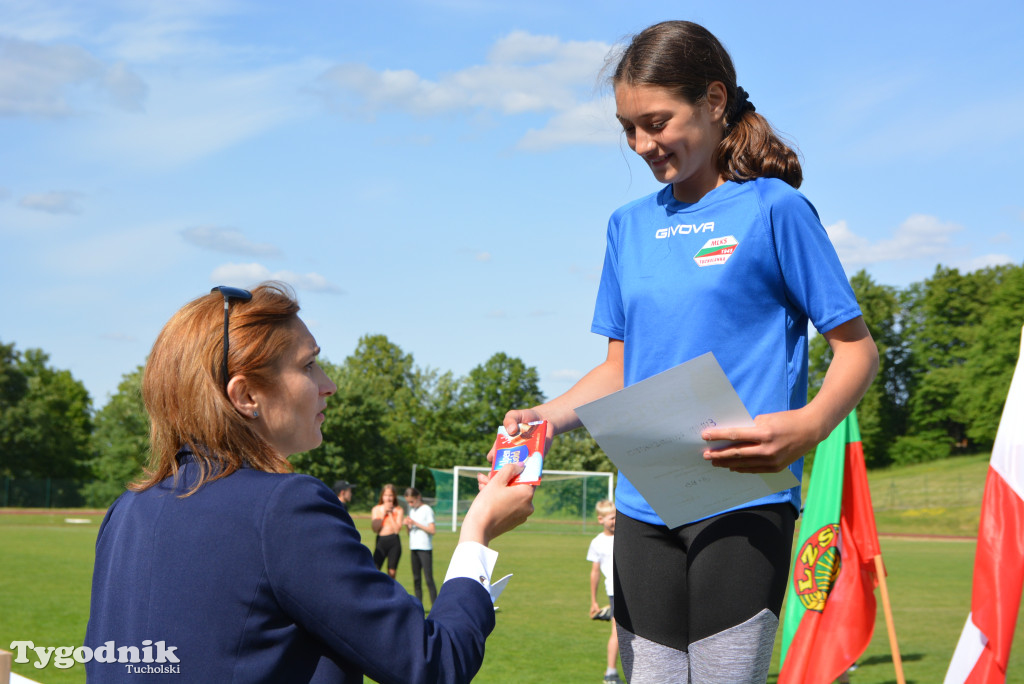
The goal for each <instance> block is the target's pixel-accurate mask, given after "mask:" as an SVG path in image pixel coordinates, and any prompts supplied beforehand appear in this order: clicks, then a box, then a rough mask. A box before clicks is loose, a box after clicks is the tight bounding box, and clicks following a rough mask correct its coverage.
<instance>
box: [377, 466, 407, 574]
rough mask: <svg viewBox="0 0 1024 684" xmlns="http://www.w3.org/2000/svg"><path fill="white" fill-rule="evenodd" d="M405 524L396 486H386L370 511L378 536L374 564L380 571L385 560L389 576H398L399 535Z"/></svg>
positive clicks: (382, 488)
mask: <svg viewBox="0 0 1024 684" xmlns="http://www.w3.org/2000/svg"><path fill="white" fill-rule="evenodd" d="M403 524H405V511H404V510H402V506H401V505H400V504H399V503H398V493H397V491H396V490H395V485H393V484H386V485H384V486H383V487H381V489H380V499H378V501H377V505H376V506H374V507H373V510H372V511H370V527H371V528H373V531H374V533H376V535H377V545H376V546H375V547H374V550H373V562H374V563H376V564H377V569H378V570H380V569H381V567H383V565H384V561H385V559H386V560H387V562H388V574H389V575H391V576H392V577H394V576H395V575H397V574H398V559H399V558H401V557H402V538H401V537H399V536H398V533H399V532H400V531H401V530H402V525H403Z"/></svg>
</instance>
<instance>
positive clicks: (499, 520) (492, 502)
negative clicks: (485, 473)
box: [459, 463, 533, 546]
mask: <svg viewBox="0 0 1024 684" xmlns="http://www.w3.org/2000/svg"><path fill="white" fill-rule="evenodd" d="M521 472H523V464H522V463H510V464H508V465H506V466H504V467H503V468H502V469H501V470H499V471H498V472H496V473H495V474H494V476H493V477H491V478H490V480H488V481H487V483H486V484H484V485H483V486H482V487H481V489H480V493H479V494H477V496H476V499H474V500H473V505H472V506H470V507H469V511H468V512H467V513H466V517H465V519H464V520H463V521H462V532H461V534H460V535H459V541H460V542H466V541H474V542H477V543H479V544H483V545H484V546H487V545H488V544H489V543H490V541H491V540H492V539H494V538H495V537H497V536H499V535H502V534H504V533H505V532H508V531H509V530H511V529H513V528H515V527H518V526H519V525H522V524H523V523H524V522H526V519H527V518H528V517H530V514H532V513H533V485H511V486H509V484H508V483H509V481H510V480H511V479H512V478H513V477H515V476H516V475H518V474H519V473H521Z"/></svg>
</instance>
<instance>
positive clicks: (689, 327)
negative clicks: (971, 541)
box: [504, 21, 878, 684]
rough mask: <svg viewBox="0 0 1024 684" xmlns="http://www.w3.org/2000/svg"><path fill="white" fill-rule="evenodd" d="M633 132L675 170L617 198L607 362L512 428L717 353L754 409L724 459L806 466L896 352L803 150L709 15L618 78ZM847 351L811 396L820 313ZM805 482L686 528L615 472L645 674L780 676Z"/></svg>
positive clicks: (606, 307) (625, 643)
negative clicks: (810, 352) (808, 173)
mask: <svg viewBox="0 0 1024 684" xmlns="http://www.w3.org/2000/svg"><path fill="white" fill-rule="evenodd" d="M611 82H612V85H613V86H614V90H615V103H616V117H617V118H618V120H619V122H620V123H621V124H622V129H623V131H624V133H625V137H626V141H627V142H628V144H629V146H630V148H631V149H632V150H633V151H635V152H636V153H637V154H639V155H640V156H641V157H642V158H643V159H644V160H645V161H646V162H647V163H648V165H649V166H650V168H651V171H652V172H653V173H654V176H655V178H657V179H658V180H659V181H661V182H663V183H665V184H666V185H665V187H664V188H663V189H662V190H661V191H659V192H657V193H654V194H652V195H650V196H649V197H645V198H642V199H640V200H637V201H635V202H631V203H630V204H627V205H626V206H624V207H622V208H620V209H618V210H617V211H616V212H615V213H614V214H613V215H612V217H611V220H610V221H609V225H608V244H607V251H606V255H605V262H604V269H603V272H602V276H601V285H600V288H599V291H598V299H597V306H596V307H595V312H594V320H593V324H592V327H591V329H592V330H593V331H594V332H597V333H599V334H601V335H604V336H606V337H608V353H607V358H606V359H605V361H604V362H602V363H601V364H600V365H598V366H597V367H596V368H594V369H593V370H591V371H590V372H589V373H588V374H587V375H586V376H585V377H584V378H583V379H582V380H580V381H579V382H578V383H577V384H576V385H575V386H573V387H572V388H571V389H570V390H569V391H567V392H566V393H564V394H562V395H561V396H559V397H556V398H555V399H552V400H551V401H549V402H546V403H544V404H541V405H539V406H535V407H533V408H529V409H520V410H512V411H509V412H508V413H507V414H506V416H505V420H504V425H505V428H506V429H507V430H508V432H509V433H510V434H515V432H516V431H517V430H518V425H519V424H520V423H529V422H531V421H535V420H541V419H544V420H547V421H548V425H549V432H550V436H554V435H556V434H559V433H561V432H565V431H567V430H572V429H574V428H576V427H579V426H580V421H579V419H578V417H577V416H576V413H575V407H577V406H581V405H582V404H585V403H587V402H590V401H593V400H595V399H598V398H600V397H602V396H604V395H606V394H609V393H611V392H613V391H615V390H618V389H620V388H622V387H623V386H626V385H631V384H633V383H635V382H638V381H640V380H643V379H645V378H647V377H650V376H651V375H654V374H656V373H659V372H661V371H663V370H666V369H668V368H671V367H673V366H675V365H677V364H679V363H682V362H684V361H687V360H689V359H691V358H694V357H696V356H699V355H700V354H703V353H705V352H708V351H711V352H714V354H715V357H716V358H717V359H718V361H719V363H720V364H721V365H722V368H723V369H724V370H725V373H726V375H727V376H728V377H729V380H730V381H731V382H732V384H733V385H734V386H735V387H736V389H737V392H738V393H739V395H740V397H741V398H742V399H743V401H744V403H745V405H746V406H747V409H748V410H749V411H750V413H751V414H752V415H754V416H756V418H755V419H754V423H755V426H754V427H749V428H718V427H711V428H707V429H705V430H704V432H703V433H702V437H703V439H705V440H707V441H713V440H729V441H731V442H735V443H734V444H733V445H732V446H727V447H722V448H717V449H711V448H709V449H707V450H706V451H705V454H704V455H705V458H707V459H708V460H709V461H711V463H712V464H713V465H714V466H716V467H722V468H729V469H730V470H733V471H736V472H743V473H757V472H778V471H780V470H782V469H783V468H787V467H788V468H790V469H791V470H792V471H793V472H794V474H796V475H797V477H798V478H799V476H800V469H801V465H802V455H803V454H804V453H807V452H808V451H810V450H812V449H813V448H814V447H815V445H816V444H817V443H818V442H819V441H821V440H822V439H824V438H825V437H826V436H827V435H828V434H829V433H830V432H831V431H832V430H833V429H834V428H835V427H836V425H838V424H839V422H840V421H841V420H842V419H843V418H844V417H845V416H846V415H847V414H848V413H849V412H850V411H851V410H852V409H853V408H854V407H855V406H856V404H857V402H858V401H859V400H860V398H861V397H862V396H863V394H864V392H865V391H866V390H867V388H868V386H869V385H870V383H871V381H872V379H873V378H874V376H875V373H876V371H877V367H878V352H877V349H876V347H875V344H874V342H873V341H872V339H871V335H870V334H869V333H868V330H867V327H866V326H865V324H864V320H863V318H862V317H861V313H860V308H859V307H858V305H857V302H856V299H855V297H854V295H853V292H852V290H851V288H850V286H849V283H848V281H847V279H846V276H845V274H844V273H843V270H842V267H841V266H840V264H839V260H838V257H837V256H836V254H835V250H834V249H833V248H832V245H831V243H830V242H829V240H828V236H827V235H826V234H825V230H824V228H823V227H822V225H821V222H820V220H819V219H818V216H817V213H816V212H815V210H814V208H813V206H811V204H810V203H809V202H808V201H807V200H806V198H804V197H803V196H802V195H801V194H800V193H799V192H798V191H797V190H796V188H797V187H799V185H800V182H801V180H802V172H801V169H800V163H799V160H798V159H797V156H796V154H795V153H794V152H793V151H792V150H791V149H790V148H789V147H788V146H787V145H786V144H785V143H784V142H782V141H781V140H780V139H779V137H778V136H777V135H776V134H775V132H774V130H773V129H772V127H771V126H770V125H769V124H768V122H767V121H766V120H765V119H764V118H763V117H762V116H761V115H760V114H758V113H757V112H756V111H755V109H754V105H753V104H752V103H751V102H750V100H749V99H748V95H747V93H746V91H744V90H743V88H740V87H738V86H737V85H736V74H735V70H734V68H733V65H732V60H731V58H730V57H729V54H728V53H727V52H726V50H725V49H724V48H723V47H722V45H721V44H720V43H719V42H718V40H717V39H716V38H715V37H714V36H713V35H712V34H711V33H709V32H708V31H707V30H706V29H704V28H703V27H701V26H699V25H697V24H693V23H690V22H685V21H669V22H664V23H660V24H656V25H654V26H651V27H649V28H647V29H646V30H644V31H642V32H641V33H639V34H637V35H636V36H635V37H634V38H633V40H632V41H631V42H630V44H629V45H628V46H627V47H626V48H625V50H624V51H623V53H622V55H621V57H620V58H619V60H618V62H617V64H616V66H615V69H614V72H613V74H612V77H611ZM809 322H810V323H812V324H813V325H814V326H815V328H817V330H818V331H819V332H820V333H821V334H822V335H823V336H824V337H825V339H826V340H827V341H828V343H829V345H830V346H831V349H832V354H833V359H832V363H831V365H830V366H829V370H828V372H827V374H826V376H825V379H824V382H823V384H822V387H821V390H820V392H819V393H818V394H817V395H816V396H815V398H814V400H813V401H811V402H810V403H808V402H807V335H808V333H807V329H808V323H809ZM799 505H800V491H799V487H797V488H795V489H794V490H790V491H785V492H780V493H778V494H775V495H772V496H769V497H765V498H764V499H759V500H757V501H752V502H750V503H748V504H746V505H744V506H742V507H739V508H738V509H730V510H728V511H723V512H721V513H719V514H718V515H715V516H712V517H710V518H706V519H702V520H696V521H693V522H691V523H688V524H686V525H683V526H681V527H677V528H673V529H669V528H668V527H666V526H665V524H664V523H663V522H662V521H661V519H660V518H659V517H658V516H657V514H655V513H654V511H653V509H652V508H651V507H650V505H649V504H648V503H647V502H646V501H645V500H644V498H643V495H642V493H641V492H639V491H637V490H636V488H635V487H633V485H632V484H631V483H630V482H629V480H628V479H627V478H625V477H624V476H622V475H621V473H620V475H619V480H618V484H617V488H616V506H617V509H618V513H619V514H618V516H617V518H618V522H617V529H616V543H615V562H614V588H615V592H614V593H615V617H616V620H617V621H618V628H619V644H620V651H621V658H622V664H623V669H624V670H625V672H626V675H627V678H628V679H629V681H630V682H632V683H633V684H636V683H638V682H657V683H659V684H660V683H662V682H667V681H673V682H680V681H681V682H689V681H694V682H698V681H700V682H706V681H714V682H764V681H765V679H766V678H767V674H768V667H769V663H770V660H771V653H772V647H773V644H774V639H775V633H776V630H777V628H778V623H779V619H778V616H779V611H780V609H781V606H782V599H783V596H784V593H785V587H786V579H787V574H788V569H789V557H790V551H791V544H792V537H793V526H794V521H795V519H796V516H797V515H798V512H799Z"/></svg>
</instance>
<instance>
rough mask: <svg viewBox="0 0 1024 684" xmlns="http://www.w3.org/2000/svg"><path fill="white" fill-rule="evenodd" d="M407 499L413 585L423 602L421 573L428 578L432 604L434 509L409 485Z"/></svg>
mask: <svg viewBox="0 0 1024 684" xmlns="http://www.w3.org/2000/svg"><path fill="white" fill-rule="evenodd" d="M405 500H406V501H408V502H409V515H408V517H406V519H405V526H406V527H408V528H409V555H410V556H411V558H412V586H413V591H414V592H415V593H416V598H418V599H419V600H420V603H423V586H422V583H421V581H420V574H421V573H422V574H423V575H425V576H426V578H427V591H429V592H430V605H431V606H433V605H434V599H436V598H437V588H436V587H435V586H434V532H436V531H437V528H436V527H435V525H434V509H433V508H431V507H430V506H428V505H427V504H425V503H423V496H422V495H421V494H420V490H418V489H416V488H415V487H409V488H408V489H406V490H405Z"/></svg>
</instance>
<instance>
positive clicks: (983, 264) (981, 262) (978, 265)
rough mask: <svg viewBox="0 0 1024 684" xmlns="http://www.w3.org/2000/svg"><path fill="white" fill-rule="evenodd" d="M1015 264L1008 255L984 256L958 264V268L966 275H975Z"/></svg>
mask: <svg viewBox="0 0 1024 684" xmlns="http://www.w3.org/2000/svg"><path fill="white" fill-rule="evenodd" d="M1013 263H1015V262H1014V260H1013V259H1012V258H1010V256H1009V255H1007V254H982V255H981V256H976V257H974V258H972V259H969V260H967V261H961V262H957V268H958V269H959V270H960V271H963V272H964V273H973V272H974V271H979V270H981V269H983V268H990V267H992V266H1006V265H1009V264H1013Z"/></svg>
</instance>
